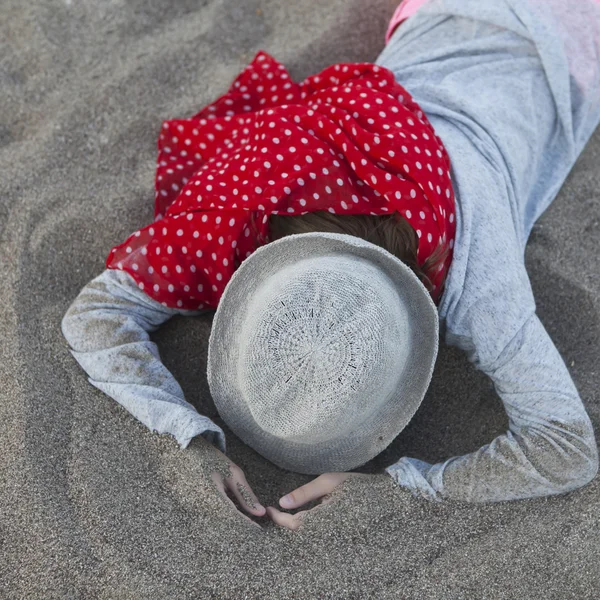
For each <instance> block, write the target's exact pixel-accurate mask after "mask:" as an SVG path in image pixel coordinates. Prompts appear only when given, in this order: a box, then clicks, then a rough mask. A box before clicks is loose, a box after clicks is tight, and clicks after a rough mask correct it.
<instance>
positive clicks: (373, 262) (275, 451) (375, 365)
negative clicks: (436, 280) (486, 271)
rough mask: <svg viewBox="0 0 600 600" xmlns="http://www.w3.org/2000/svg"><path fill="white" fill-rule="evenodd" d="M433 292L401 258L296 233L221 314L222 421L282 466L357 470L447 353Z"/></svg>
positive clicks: (216, 385) (240, 280)
mask: <svg viewBox="0 0 600 600" xmlns="http://www.w3.org/2000/svg"><path fill="white" fill-rule="evenodd" d="M438 333H439V332H438V315H437V309H436V307H435V304H434V303H433V301H432V300H431V297H430V295H429V293H428V292H427V290H426V288H425V287H424V286H423V284H422V283H421V282H420V281H419V279H418V278H417V277H416V275H415V274H414V273H413V272H412V271H411V270H410V269H409V268H408V266H406V265H405V264H404V263H403V262H402V261H400V260H399V259H398V258H397V257H395V256H393V255H392V254H390V253H389V252H387V251H386V250H384V249H383V248H380V247H379V246H376V245H375V244H372V243H370V242H367V241H365V240H362V239H361V238H357V237H355V236H350V235H345V234H331V233H322V232H314V233H307V234H297V235H290V236H286V237H284V238H281V239H279V240H276V241H274V242H271V243H269V244H266V245H264V246H261V247H260V248H259V249H258V250H256V251H255V252H254V253H253V254H252V255H251V256H250V257H248V258H247V259H246V260H245V261H244V262H243V263H242V264H241V265H240V266H239V267H238V269H237V271H236V272H235V274H234V275H233V277H232V278H231V280H230V281H229V283H228V285H227V287H226V289H225V290H224V293H223V296H222V298H221V301H220V304H219V306H218V307H217V311H216V313H215V316H214V318H213V323H212V330H211V335H210V340H209V351H208V382H209V387H210V390H211V394H212V396H213V400H214V402H215V406H216V407H217V410H218V411H219V414H220V415H221V417H222V418H223V419H224V421H225V422H226V423H227V425H228V426H229V427H230V428H231V430H232V431H233V432H234V433H235V434H236V435H237V436H238V437H240V438H241V439H242V440H243V441H244V442H245V443H246V444H248V445H249V446H251V447H252V448H254V449H255V450H256V451H257V452H259V453H260V454H261V455H263V456H264V457H266V458H267V459H269V460H270V461H272V462H273V463H275V464H277V465H278V466H280V467H282V468H285V469H288V470H292V471H296V472H300V473H308V474H320V473H324V472H327V471H347V470H350V469H353V468H356V467H358V466H360V465H362V464H364V463H365V462H367V461H368V460H370V459H371V458H373V457H374V456H376V455H377V454H379V453H380V452H381V451H382V450H383V449H385V447H386V446H388V445H389V443H390V442H391V441H392V440H393V439H394V438H395V437H396V436H397V435H398V433H400V431H401V430H402V429H403V428H404V427H405V426H406V424H407V423H408V422H409V421H410V419H411V418H412V417H413V415H414V413H415V412H416V410H417V408H418V407H419V405H420V403H421V401H422V400H423V396H424V394H425V392H426V390H427V387H428V386H429V382H430V380H431V374H432V371H433V366H434V363H435V359H436V356H437V349H438Z"/></svg>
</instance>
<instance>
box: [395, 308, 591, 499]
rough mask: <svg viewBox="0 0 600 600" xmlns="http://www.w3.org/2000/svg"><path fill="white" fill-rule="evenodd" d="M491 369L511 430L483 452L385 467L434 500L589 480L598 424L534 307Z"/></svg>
mask: <svg viewBox="0 0 600 600" xmlns="http://www.w3.org/2000/svg"><path fill="white" fill-rule="evenodd" d="M457 345H458V344H457ZM485 372H486V373H487V375H489V376H490V377H491V378H492V380H493V382H494V387H495V389H496V392H497V393H498V395H499V396H500V398H501V400H502V403H503V405H504V408H505V410H506V412H507V414H508V419H509V431H507V432H506V434H504V435H501V436H498V437H497V438H496V439H494V440H493V441H492V442H491V443H490V444H486V445H485V446H483V447H482V448H480V449H479V450H478V451H477V452H473V453H471V454H466V455H464V456H459V457H453V458H449V459H448V460H446V461H445V462H443V463H438V464H435V465H431V464H428V463H426V462H424V461H421V460H417V459H414V458H408V457H403V458H401V459H400V460H399V461H398V462H397V463H396V464H394V465H391V466H390V467H388V468H387V469H386V472H387V473H389V474H390V475H391V476H392V477H393V478H394V479H395V480H396V481H397V483H398V484H400V485H402V486H404V487H407V488H409V489H411V491H412V492H413V493H414V494H415V495H421V496H423V497H426V498H428V499H430V500H434V501H442V500H443V499H452V500H460V501H465V502H500V501H505V500H519V499H524V498H535V497H540V496H548V495H554V494H563V493H566V492H570V491H572V490H575V489H577V488H579V487H581V486H584V485H586V484H587V483H589V482H590V481H591V480H592V479H593V478H594V477H595V476H596V474H597V472H598V449H597V445H596V440H595V437H594V430H593V426H592V423H591V421H590V418H589V416H588V415H587V413H586V411H585V408H584V406H583V404H582V402H581V399H580V397H579V394H578V392H577V390H576V388H575V384H574V383H573V381H572V379H571V376H570V375H569V372H568V370H567V367H566V365H565V364H564V361H563V360H562V358H561V356H560V354H559V353H558V350H557V349H556V347H555V346H554V343H553V342H552V340H551V339H550V337H549V335H548V333H547V332H546V330H545V329H544V326H543V325H542V323H541V322H540V320H539V319H538V317H537V316H536V315H535V314H534V315H532V316H531V317H530V318H529V319H528V320H527V321H526V322H525V325H524V326H523V327H522V328H521V329H520V331H519V332H518V334H517V335H516V336H515V337H514V338H513V339H512V340H511V342H510V343H509V344H508V345H507V347H506V348H505V350H504V352H502V353H501V355H500V356H499V357H498V359H497V360H496V361H495V362H494V364H492V365H490V366H489V368H486V369H485Z"/></svg>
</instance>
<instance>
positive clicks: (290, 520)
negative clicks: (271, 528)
mask: <svg viewBox="0 0 600 600" xmlns="http://www.w3.org/2000/svg"><path fill="white" fill-rule="evenodd" d="M307 513H308V511H307V510H302V511H300V512H298V513H296V514H295V515H291V514H290V513H284V512H281V511H280V510H277V509H276V508H275V507H274V506H267V515H269V518H270V519H271V520H272V521H273V522H274V523H275V524H277V525H280V526H281V527H286V528H287V529H291V530H292V531H296V530H297V529H298V528H299V527H300V525H302V520H303V519H304V516H305V515H306V514H307Z"/></svg>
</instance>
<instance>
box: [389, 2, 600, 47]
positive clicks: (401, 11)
mask: <svg viewBox="0 0 600 600" xmlns="http://www.w3.org/2000/svg"><path fill="white" fill-rule="evenodd" d="M428 1H429V0H404V1H403V2H401V3H400V5H399V6H398V8H396V12H395V13H394V16H393V17H392V20H391V21H390V24H389V26H388V30H387V33H386V34H385V43H386V44H387V43H388V42H389V41H390V38H391V37H392V34H393V33H394V29H396V27H397V26H398V25H399V24H400V23H401V22H402V21H404V20H405V19H408V17H411V16H412V15H414V14H415V13H416V12H417V10H418V9H419V8H420V7H421V6H422V5H423V4H425V2H428ZM598 1H600V0H598Z"/></svg>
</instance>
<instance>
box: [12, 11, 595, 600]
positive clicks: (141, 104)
mask: <svg viewBox="0 0 600 600" xmlns="http://www.w3.org/2000/svg"><path fill="white" fill-rule="evenodd" d="M171 5H172V6H171ZM394 8H395V0H374V1H373V0H371V1H369V2H367V1H366V0H329V1H328V2H319V3H317V2H315V1H314V0H296V1H295V2H283V1H281V0H260V1H259V0H243V1H242V0H239V1H236V0H233V1H232V0H185V1H178V2H164V1H161V0H133V1H129V2H123V1H121V0H113V1H106V2H95V1H93V0H83V1H79V0H63V1H58V0H54V1H51V0H44V1H40V2H34V3H22V2H21V1H20V0H4V1H3V2H2V4H1V7H0V10H1V17H2V19H1V20H2V26H1V27H2V31H1V34H0V39H2V40H3V42H2V43H3V47H2V50H1V54H0V56H1V58H0V68H1V70H0V88H1V90H2V104H1V106H2V110H1V111H0V142H1V143H0V161H1V162H0V172H1V178H2V196H1V202H0V231H1V241H0V244H1V245H0V257H1V260H0V294H1V296H0V298H1V302H0V339H1V340H2V342H1V344H0V394H1V396H0V482H1V484H0V507H1V511H0V590H1V591H0V596H1V597H2V598H72V599H79V598H82V599H83V598H85V599H89V598H150V597H151V598H203V599H205V598H219V599H220V598H223V599H225V598H231V599H236V600H237V599H241V598H346V599H350V598H353V599H359V598H360V599H363V598H395V599H396V598H416V599H423V598H452V599H455V598H456V599H458V598H464V599H472V598H478V599H480V598H490V599H500V598H519V599H520V598H527V599H529V600H532V599H537V598H546V599H548V598H556V599H561V600H565V599H568V598H577V599H588V598H590V599H591V598H598V597H600V568H599V565H600V524H599V515H600V493H599V492H600V479H598V478H597V479H596V480H595V481H594V482H592V483H591V484H590V485H588V486H586V487H585V488H583V489H580V490H577V491H575V492H573V493H571V494H567V495H563V496H555V497H552V498H545V499H539V500H529V501H520V502H509V503H500V504H490V505H468V504H461V503H443V504H433V503H430V502H428V501H426V500H419V499H416V498H413V497H412V496H411V495H410V494H409V493H408V492H406V491H405V490H401V489H398V488H395V487H393V486H392V485H390V483H389V481H388V479H387V476H386V477H384V476H383V475H382V476H381V477H379V478H374V481H373V484H372V485H371V486H369V487H365V485H364V484H363V483H360V484H359V483H356V482H355V483H354V484H351V485H345V486H343V487H342V488H340V489H339V490H338V492H337V498H336V501H335V502H334V503H332V504H330V505H329V506H327V507H323V508H321V509H319V510H318V511H315V513H314V514H312V515H311V516H310V517H309V518H307V520H306V521H305V523H304V526H303V528H302V529H301V530H299V531H298V532H291V531H288V530H285V529H282V528H279V527H277V526H275V525H274V524H273V523H271V522H270V521H269V520H268V519H264V520H261V523H262V524H263V525H264V530H263V531H260V530H258V529H257V528H254V527H253V526H252V525H250V524H249V523H247V522H246V521H244V519H243V518H242V517H240V516H239V514H238V513H236V512H235V511H234V510H233V509H232V508H231V507H230V506H228V505H226V504H225V503H224V501H223V500H222V499H221V498H220V497H219V495H218V492H217V491H216V489H215V488H214V486H213V484H212V482H210V480H209V479H208V477H207V476H206V475H205V473H204V472H203V469H202V465H201V464H200V462H201V461H199V460H198V453H196V454H193V453H187V452H185V451H183V452H182V451H181V450H180V449H179V447H178V446H177V444H176V443H175V441H174V439H173V438H172V437H171V436H170V435H162V436H161V435H158V434H154V433H152V432H150V431H149V430H148V429H146V427H145V426H143V425H142V424H141V423H139V422H138V421H136V420H135V419H134V418H133V417H132V416H131V415H130V414H129V413H127V412H126V411H125V410H124V409H122V408H121V407H120V406H119V405H118V404H117V403H116V402H115V401H114V400H112V399H111V398H109V397H108V396H105V395H104V394H103V393H102V392H100V391H99V390H96V389H95V388H93V387H92V386H91V385H90V384H89V383H88V382H87V380H86V377H85V374H84V373H83V371H82V370H81V369H80V368H79V366H78V365H77V364H76V362H75V361H74V359H73V358H72V357H71V356H70V354H69V353H68V351H67V347H66V342H65V341H64V339H63V337H62V335H61V332H60V328H59V325H60V319H61V317H62V315H63V314H64V312H65V311H66V309H67V307H68V305H69V304H70V302H71V301H72V300H73V298H74V297H75V296H76V295H77V293H78V292H79V290H80V289H81V288H82V287H83V286H84V284H85V283H86V282H88V281H89V280H90V279H91V278H92V277H94V276H95V275H97V274H99V273H100V272H101V271H102V269H103V266H104V260H105V257H106V255H107V253H108V251H109V250H110V248H111V247H112V246H113V245H114V244H116V243H120V242H121V241H122V240H124V239H125V238H126V236H127V235H129V233H131V232H132V231H134V230H136V229H137V228H138V227H140V226H141V225H143V224H146V223H147V222H149V221H150V220H151V219H152V209H153V198H154V195H153V181H154V168H155V159H156V138H157V135H158V132H159V128H160V124H161V121H162V120H163V119H166V118H175V117H178V116H181V117H187V116H190V115H191V114H193V113H195V112H197V111H198V110H199V109H200V108H201V107H203V106H205V105H206V104H208V103H209V102H211V101H212V100H214V99H215V98H216V97H217V96H218V95H220V94H222V93H223V92H224V91H225V90H226V89H227V87H228V86H229V85H230V83H231V81H232V80H233V78H234V77H235V76H236V75H237V73H238V72H239V71H240V70H241V69H242V68H243V67H244V66H245V65H246V64H247V63H248V62H249V61H250V60H251V58H252V57H253V56H254V54H255V53H256V52H257V51H258V50H259V49H264V50H266V51H268V52H270V53H272V54H273V55H274V56H275V57H276V58H277V59H278V60H281V61H282V62H283V63H284V64H286V65H287V66H288V67H289V69H290V72H291V74H292V76H293V77H294V78H295V79H296V80H301V79H303V78H304V77H306V76H308V75H309V74H311V73H314V72H316V71H318V70H321V69H323V68H324V67H326V66H328V65H329V64H332V63H335V62H346V61H347V62H351V61H357V62H359V61H373V60H375V58H376V57H377V55H378V54H379V52H380V51H381V49H382V48H383V43H384V33H385V28H386V24H387V22H388V20H389V18H390V17H391V15H392V13H393V11H394ZM367 9H368V11H367V12H366V10H367ZM599 165H600V132H597V133H596V135H595V136H594V138H593V139H592V140H591V142H590V143H589V144H588V146H587V148H586V150H585V152H584V153H583V155H582V156H581V157H580V159H579V161H578V163H577V165H576V167H575V169H574V171H573V172H572V173H571V175H570V177H569V179H568V180H567V182H566V183H565V185H564V187H563V189H562V191H561V193H560V195H559V197H558V198H557V200H556V201H555V202H554V204H553V205H552V207H551V208H550V209H549V210H548V212H547V213H546V214H545V215H544V216H543V218H542V219H541V220H540V221H539V223H538V224H537V226H536V227H535V229H534V232H533V234H532V237H531V240H530V244H529V247H528V251H527V264H528V268H529V271H530V273H531V277H532V280H533V285H534V289H535V293H536V298H537V301H538V311H539V314H540V317H541V319H542V321H543V323H544V324H545V326H546V327H547V329H548V330H549V332H550V333H551V335H552V336H553V338H554V340H555V342H556V344H557V346H558V348H559V350H560V351H561V353H562V354H563V356H564V357H565V360H566V361H567V364H568V365H569V366H570V369H571V372H572V374H573V377H574V379H575V382H576V383H577V385H578V388H579V390H580V392H581V394H582V397H583V399H584V402H585V404H586V407H587V409H588V411H589V413H590V415H591V418H592V421H593V422H594V424H595V426H596V432H597V433H596V435H597V436H598V437H599V439H600V386H599V385H598V383H599V377H600V366H599V365H600V345H599V344H598V340H599V339H600V301H599V298H600V267H599V266H598V248H599V247H600V244H599V242H600V168H599ZM581 230H585V232H586V233H587V235H586V236H585V237H579V232H580V231H581ZM210 321H211V317H210V316H207V317H205V318H204V317H203V318H200V319H196V320H189V319H188V320H185V319H174V320H172V321H170V322H169V323H167V324H166V325H165V326H164V327H163V328H162V329H161V330H160V331H159V332H158V333H157V334H156V335H154V337H153V339H155V341H157V342H158V343H159V347H160V349H161V354H162V356H163V359H164V362H165V363H166V364H167V366H168V367H169V368H171V370H172V371H173V373H174V374H175V376H176V377H177V378H178V380H179V381H180V382H181V384H182V386H183V389H184V391H185V392H186V395H187V398H188V400H190V401H191V402H192V403H194V404H195V406H196V407H197V408H198V410H199V411H200V412H203V413H205V414H208V415H209V416H211V417H212V418H214V419H215V420H216V422H218V423H219V424H220V425H221V426H223V427H224V429H225V431H226V434H227V439H228V454H229V456H230V457H231V458H232V460H234V461H235V462H236V463H237V464H239V465H240V466H241V467H242V468H243V469H244V470H245V472H246V473H247V475H248V479H249V481H250V482H251V484H252V486H253V487H254V489H255V491H256V492H257V493H258V496H259V498H260V499H261V500H262V501H263V503H264V504H274V503H276V502H277V499H278V497H279V496H280V495H282V494H283V493H284V492H287V491H290V490H292V489H293V488H295V487H297V486H298V485H301V484H303V483H305V482H307V481H309V480H310V479H311V478H312V477H311V476H305V475H298V474H294V473H288V472H285V471H283V470H281V469H279V468H277V467H275V466H274V465H272V464H270V463H268V462H267V461H266V460H265V459H263V458H262V457H261V456H259V455H257V454H256V453H255V452H253V451H252V450H251V449H249V448H247V447H246V446H244V445H243V444H242V443H241V442H240V441H239V440H237V439H236V438H235V436H234V435H233V434H232V433H230V432H229V431H228V429H227V427H226V425H225V424H224V423H223V422H222V421H221V420H220V419H219V417H218V414H217V413H216V411H215V408H214V405H213V403H212V400H211V399H210V395H209V393H208V387H207V383H206V375H205V367H206V350H207V343H208V334H209V331H210ZM506 427H507V418H506V415H505V414H504V412H503V410H502V406H501V404H500V402H499V400H498V398H497V397H496V396H495V394H494V391H493V389H492V387H491V384H490V382H489V381H488V380H487V379H486V378H485V377H484V376H482V375H481V374H480V373H477V372H476V371H475V370H474V369H473V368H472V367H471V366H470V365H469V364H468V363H467V361H466V359H465V358H464V356H463V355H462V354H460V353H459V352H457V351H455V350H453V349H447V348H443V349H442V350H441V354H440V357H439V361H438V365H437V369H436V373H435V375H434V382H433V385H432V387H431V389H430V391H429V393H428V395H427V398H426V400H425V402H424V403H423V405H422V407H421V409H420V410H419V412H418V413H417V415H416V416H415V418H414V419H413V421H412V422H411V424H410V425H409V427H408V428H407V429H406V430H405V431H404V432H403V433H402V435H401V436H399V438H398V439H397V440H396V441H395V442H394V443H393V444H392V446H390V447H389V448H388V449H387V450H386V451H385V452H384V453H383V454H381V455H380V456H378V457H377V458H376V459H375V460H373V461H372V462H371V463H369V464H368V465H366V466H365V467H363V468H362V469H360V470H361V471H363V472H371V473H381V472H382V470H383V468H384V467H385V466H387V465H389V464H391V463H393V462H395V461H396V460H398V459H399V458H400V457H401V456H404V455H408V456H414V457H418V458H422V459H425V460H429V461H438V460H443V459H446V458H448V457H450V456H453V455H457V454H463V453H465V452H470V451H474V450H476V449H477V448H479V447H480V446H481V445H483V444H485V443H487V442H490V441H491V440H492V439H493V437H495V436H496V435H498V434H500V433H502V432H504V431H505V429H506ZM209 450H210V448H207V449H205V451H206V452H209ZM200 456H201V453H200Z"/></svg>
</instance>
